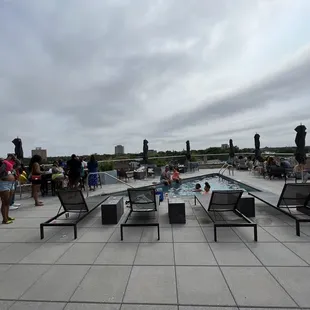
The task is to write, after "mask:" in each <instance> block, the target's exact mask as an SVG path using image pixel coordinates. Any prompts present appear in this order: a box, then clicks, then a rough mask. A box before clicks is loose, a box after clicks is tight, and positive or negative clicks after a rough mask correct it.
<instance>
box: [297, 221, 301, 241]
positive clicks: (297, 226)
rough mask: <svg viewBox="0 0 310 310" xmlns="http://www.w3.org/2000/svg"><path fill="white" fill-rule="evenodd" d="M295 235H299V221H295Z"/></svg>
mask: <svg viewBox="0 0 310 310" xmlns="http://www.w3.org/2000/svg"><path fill="white" fill-rule="evenodd" d="M296 235H297V236H298V237H300V223H299V221H296Z"/></svg>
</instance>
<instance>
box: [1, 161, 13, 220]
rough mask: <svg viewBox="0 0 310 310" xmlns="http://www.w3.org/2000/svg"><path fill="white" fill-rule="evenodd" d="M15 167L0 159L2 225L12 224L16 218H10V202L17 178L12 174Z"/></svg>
mask: <svg viewBox="0 0 310 310" xmlns="http://www.w3.org/2000/svg"><path fill="white" fill-rule="evenodd" d="M12 169H13V167H11V166H10V164H9V163H8V162H7V161H5V160H4V159H2V158H1V159H0V198H1V215H2V224H11V223H13V221H14V218H12V217H10V216H9V208H10V201H11V197H12V193H13V191H14V190H15V188H14V187H15V176H14V175H13V174H12V173H11V170H12Z"/></svg>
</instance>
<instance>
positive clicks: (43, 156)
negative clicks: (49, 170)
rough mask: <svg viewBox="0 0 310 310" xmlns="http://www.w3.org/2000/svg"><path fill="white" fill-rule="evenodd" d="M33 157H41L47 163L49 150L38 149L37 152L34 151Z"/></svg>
mask: <svg viewBox="0 0 310 310" xmlns="http://www.w3.org/2000/svg"><path fill="white" fill-rule="evenodd" d="M33 155H40V156H41V157H42V160H43V161H47V150H44V149H42V148H41V147H36V148H35V150H32V151H31V156H33Z"/></svg>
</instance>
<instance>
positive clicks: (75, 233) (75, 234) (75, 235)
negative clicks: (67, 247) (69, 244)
mask: <svg viewBox="0 0 310 310" xmlns="http://www.w3.org/2000/svg"><path fill="white" fill-rule="evenodd" d="M73 229H74V239H76V238H77V226H76V225H74V226H73Z"/></svg>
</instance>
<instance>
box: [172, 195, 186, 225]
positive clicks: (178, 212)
mask: <svg viewBox="0 0 310 310" xmlns="http://www.w3.org/2000/svg"><path fill="white" fill-rule="evenodd" d="M168 216H169V222H170V224H185V223H186V216H185V202H184V200H182V199H180V198H169V200H168Z"/></svg>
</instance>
